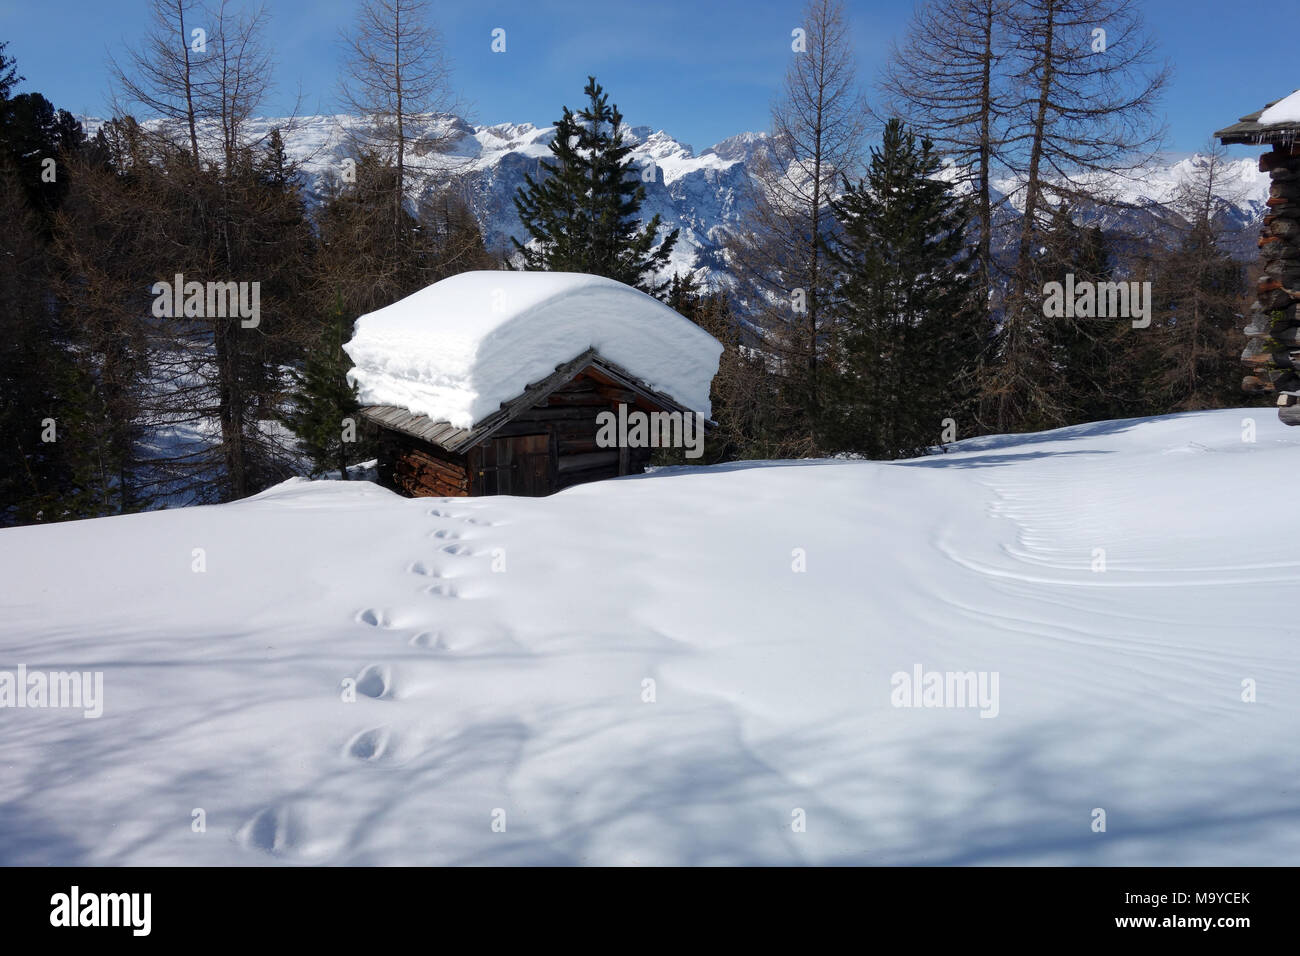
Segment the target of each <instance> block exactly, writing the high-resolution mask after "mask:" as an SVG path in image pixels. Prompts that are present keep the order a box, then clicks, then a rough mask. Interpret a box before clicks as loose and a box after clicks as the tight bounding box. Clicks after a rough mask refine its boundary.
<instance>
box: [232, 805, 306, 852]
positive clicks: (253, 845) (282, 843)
mask: <svg viewBox="0 0 1300 956" xmlns="http://www.w3.org/2000/svg"><path fill="white" fill-rule="evenodd" d="M296 831H297V826H296V825H295V821H294V819H293V815H292V814H291V813H290V812H289V809H288V808H287V807H267V808H266V809H265V810H263V811H262V812H260V813H259V814H257V816H255V817H253V819H251V820H249V821H248V822H247V823H245V824H244V825H243V827H241V828H240V830H239V833H238V835H237V839H238V840H239V842H240V843H241V844H242V845H243V846H246V847H248V848H249V849H252V850H261V851H263V852H264V853H273V854H281V853H286V852H288V851H289V850H292V849H293V848H294V846H295V845H296V844H297V843H298V833H297V832H296Z"/></svg>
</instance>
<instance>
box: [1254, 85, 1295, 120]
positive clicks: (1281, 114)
mask: <svg viewBox="0 0 1300 956" xmlns="http://www.w3.org/2000/svg"><path fill="white" fill-rule="evenodd" d="M1259 122H1261V123H1263V124H1265V125H1267V124H1269V123H1300V90H1296V91H1295V92H1294V93H1292V94H1291V95H1290V96H1288V97H1286V98H1285V99H1280V100H1278V101H1277V102H1276V103H1274V104H1273V105H1272V106H1270V107H1269V108H1268V109H1266V110H1264V112H1263V113H1260V114H1259Z"/></svg>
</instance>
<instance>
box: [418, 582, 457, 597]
mask: <svg viewBox="0 0 1300 956" xmlns="http://www.w3.org/2000/svg"><path fill="white" fill-rule="evenodd" d="M424 593H425V594H428V595H430V596H432V597H445V598H454V597H460V592H459V591H458V590H457V589H456V586H455V585H453V584H434V585H431V586H430V587H427V588H425V589H424Z"/></svg>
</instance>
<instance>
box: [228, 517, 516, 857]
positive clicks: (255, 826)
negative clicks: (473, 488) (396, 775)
mask: <svg viewBox="0 0 1300 956" xmlns="http://www.w3.org/2000/svg"><path fill="white" fill-rule="evenodd" d="M428 516H429V517H431V518H433V519H434V520H435V521H455V522H460V523H462V524H464V525H468V526H473V527H474V528H490V527H493V526H494V525H496V524H497V522H494V521H487V520H483V519H479V518H472V517H467V516H463V515H459V514H456V513H455V512H452V511H449V510H447V509H446V508H445V507H442V508H433V509H431V510H430V511H429V512H428ZM429 537H430V538H433V539H434V540H435V541H437V542H439V543H440V544H441V547H440V548H439V552H438V553H439V554H441V555H447V556H448V557H449V558H457V559H464V558H473V557H480V556H481V555H482V552H479V551H476V550H475V549H474V548H473V546H472V545H470V544H469V543H468V542H467V541H466V540H465V538H464V536H463V535H462V534H461V532H459V531H457V530H455V529H454V528H436V529H434V530H433V531H431V532H430V533H429ZM406 570H407V572H408V573H410V574H412V575H415V576H417V577H424V578H428V579H429V580H430V581H431V582H432V583H431V584H430V585H429V586H428V587H426V588H424V593H426V594H428V595H430V596H432V597H435V598H459V597H462V596H463V593H462V590H461V589H460V588H458V587H457V586H456V585H455V584H454V583H453V579H455V578H456V577H457V576H458V575H457V574H456V572H455V571H454V570H452V569H451V568H443V567H440V566H439V565H438V564H437V563H436V562H435V561H431V560H417V561H414V562H412V563H411V564H409V565H408V566H407V568H406ZM355 619H356V622H357V623H358V624H360V625H362V626H365V627H372V628H375V629H376V630H380V631H398V630H400V628H398V626H397V625H396V623H395V618H394V615H393V614H392V613H391V612H390V611H388V610H385V609H383V608H373V607H370V608H363V609H362V610H360V611H358V612H357V614H356V618H355ZM491 636H493V631H492V628H490V627H489V628H475V627H472V626H471V627H460V628H456V629H441V630H420V631H417V632H416V633H415V634H413V635H412V636H411V637H410V638H409V639H408V641H407V643H408V644H409V645H410V646H411V647H418V648H422V649H425V650H430V651H437V652H448V651H452V652H454V651H457V650H462V649H465V648H470V647H473V646H474V645H476V644H478V643H480V642H481V641H482V640H483V639H484V638H485V637H486V638H490V637H491ZM355 679H356V691H357V693H358V694H359V695H361V696H363V697H368V698H370V699H372V700H380V701H383V700H392V699H393V696H394V687H393V676H392V670H391V669H390V668H389V667H388V666H387V665H385V664H367V665H365V666H364V667H363V668H361V670H360V672H359V673H358V674H357V675H356V678H355ZM397 744H398V735H397V734H396V733H395V732H394V731H393V729H392V728H391V727H389V726H379V727H372V728H369V729H367V730H362V731H360V732H359V733H356V734H354V735H353V736H352V737H351V738H350V739H349V740H348V741H347V742H346V743H345V744H344V745H343V754H344V756H346V757H349V758H351V759H353V760H358V761H361V762H364V763H375V764H379V763H383V762H384V761H386V760H389V759H393V758H394V757H395V752H396V750H397ZM299 829H300V826H299V821H298V820H297V819H296V818H295V815H294V813H293V812H292V811H291V808H290V807H289V805H287V804H281V805H277V806H271V807H267V808H265V809H263V810H261V811H259V812H258V813H257V814H255V815H254V816H253V817H252V818H251V819H250V820H248V821H247V822H246V823H244V825H243V826H242V827H240V829H239V831H238V832H237V834H236V839H237V840H238V842H239V843H240V844H242V845H243V846H245V847H247V848H249V849H254V850H260V851H262V852H265V853H270V854H272V855H276V856H280V855H285V854H291V853H293V852H294V849H295V847H296V846H298V845H299V844H300V843H301V839H300V838H301V834H300V833H298V832H297V831H298V830H299Z"/></svg>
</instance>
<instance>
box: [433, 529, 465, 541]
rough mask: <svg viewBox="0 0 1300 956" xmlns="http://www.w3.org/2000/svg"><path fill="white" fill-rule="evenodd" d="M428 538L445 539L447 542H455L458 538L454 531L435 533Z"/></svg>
mask: <svg viewBox="0 0 1300 956" xmlns="http://www.w3.org/2000/svg"><path fill="white" fill-rule="evenodd" d="M429 537H430V538H446V539H447V540H448V541H455V540H456V539H457V538H459V537H460V535H458V534H457V533H456V532H455V531H445V530H444V531H435V532H433V534H431V535H429Z"/></svg>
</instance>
